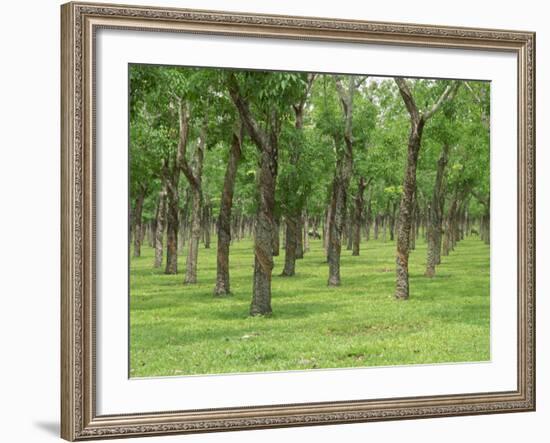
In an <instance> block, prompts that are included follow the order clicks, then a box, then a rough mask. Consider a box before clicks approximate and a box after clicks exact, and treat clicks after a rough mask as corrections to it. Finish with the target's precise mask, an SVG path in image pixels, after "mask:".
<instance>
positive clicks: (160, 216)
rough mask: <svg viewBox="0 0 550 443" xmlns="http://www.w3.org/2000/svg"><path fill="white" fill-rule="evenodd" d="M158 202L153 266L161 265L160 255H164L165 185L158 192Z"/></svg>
mask: <svg viewBox="0 0 550 443" xmlns="http://www.w3.org/2000/svg"><path fill="white" fill-rule="evenodd" d="M158 200H159V202H158V206H157V213H156V216H155V220H156V223H155V265H154V266H155V268H160V267H161V266H162V257H163V255H164V244H163V243H164V242H163V240H164V220H165V216H166V187H163V189H162V190H161V191H160V193H159V199H158Z"/></svg>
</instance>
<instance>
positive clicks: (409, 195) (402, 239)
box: [395, 78, 460, 300]
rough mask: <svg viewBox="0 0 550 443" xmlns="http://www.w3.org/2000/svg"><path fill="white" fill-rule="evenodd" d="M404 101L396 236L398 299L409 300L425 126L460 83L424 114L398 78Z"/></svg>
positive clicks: (446, 92) (453, 86) (396, 290)
mask: <svg viewBox="0 0 550 443" xmlns="http://www.w3.org/2000/svg"><path fill="white" fill-rule="evenodd" d="M395 82H396V84H397V86H398V88H399V92H400V94H401V97H402V98H403V102H404V104H405V107H406V108H407V111H408V112H409V115H410V132H409V141H408V147H407V164H406V168H405V176H404V178H403V194H402V195H401V203H400V206H399V231H398V234H397V253H396V285H395V297H396V298H397V299H401V300H404V299H408V298H409V236H410V232H411V216H412V208H413V202H414V200H413V199H414V194H415V192H416V165H417V162H418V154H419V152H420V146H421V141H422V132H423V130H424V125H425V123H426V121H428V120H429V119H430V118H431V117H432V116H433V115H434V114H435V113H436V112H437V110H438V109H439V108H440V107H441V106H442V105H443V103H445V102H446V101H448V100H450V99H452V97H454V94H455V93H456V90H457V88H458V86H459V84H460V83H458V82H455V83H453V84H452V85H449V86H447V88H446V89H445V91H444V92H443V94H442V95H441V96H440V97H439V99H438V100H437V101H436V102H435V104H434V105H433V106H432V108H431V109H430V110H428V111H426V112H423V113H421V112H420V111H419V109H418V107H417V105H416V103H415V101H414V98H413V95H412V93H411V91H410V90H409V87H408V86H407V82H406V81H405V80H404V79H402V78H396V79H395Z"/></svg>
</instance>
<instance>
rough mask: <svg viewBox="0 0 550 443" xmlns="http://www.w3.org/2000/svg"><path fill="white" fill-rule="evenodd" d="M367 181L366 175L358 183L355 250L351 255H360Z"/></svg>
mask: <svg viewBox="0 0 550 443" xmlns="http://www.w3.org/2000/svg"><path fill="white" fill-rule="evenodd" d="M366 187H367V183H366V181H365V178H364V177H361V178H360V179H359V183H358V184H357V195H356V196H355V211H354V214H353V215H354V220H353V251H352V254H351V255H359V250H360V248H361V226H362V225H363V207H364V205H365V200H364V193H365V188H366Z"/></svg>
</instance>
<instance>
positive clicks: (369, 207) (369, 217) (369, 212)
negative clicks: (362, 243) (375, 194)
mask: <svg viewBox="0 0 550 443" xmlns="http://www.w3.org/2000/svg"><path fill="white" fill-rule="evenodd" d="M371 225H372V204H371V199H370V198H369V204H368V205H367V215H366V220H365V240H366V241H369V240H370V228H371Z"/></svg>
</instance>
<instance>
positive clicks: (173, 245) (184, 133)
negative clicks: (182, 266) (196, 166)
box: [164, 101, 189, 274]
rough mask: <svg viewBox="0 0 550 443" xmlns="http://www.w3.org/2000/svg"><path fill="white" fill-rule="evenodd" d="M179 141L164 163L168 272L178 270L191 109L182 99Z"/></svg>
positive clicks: (179, 110)
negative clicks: (183, 171) (182, 184)
mask: <svg viewBox="0 0 550 443" xmlns="http://www.w3.org/2000/svg"><path fill="white" fill-rule="evenodd" d="M178 117H179V141H178V147H177V150H176V155H175V158H174V159H173V160H172V162H171V164H169V163H168V162H166V163H165V165H164V170H165V172H164V174H165V177H166V192H167V210H166V268H165V270H164V272H165V273H166V274H177V272H178V228H179V219H178V215H179V190H178V188H179V179H180V173H181V167H182V160H183V158H184V157H185V150H186V148H187V138H188V134H189V110H188V107H187V103H185V102H184V101H181V103H180V106H179V108H178Z"/></svg>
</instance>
